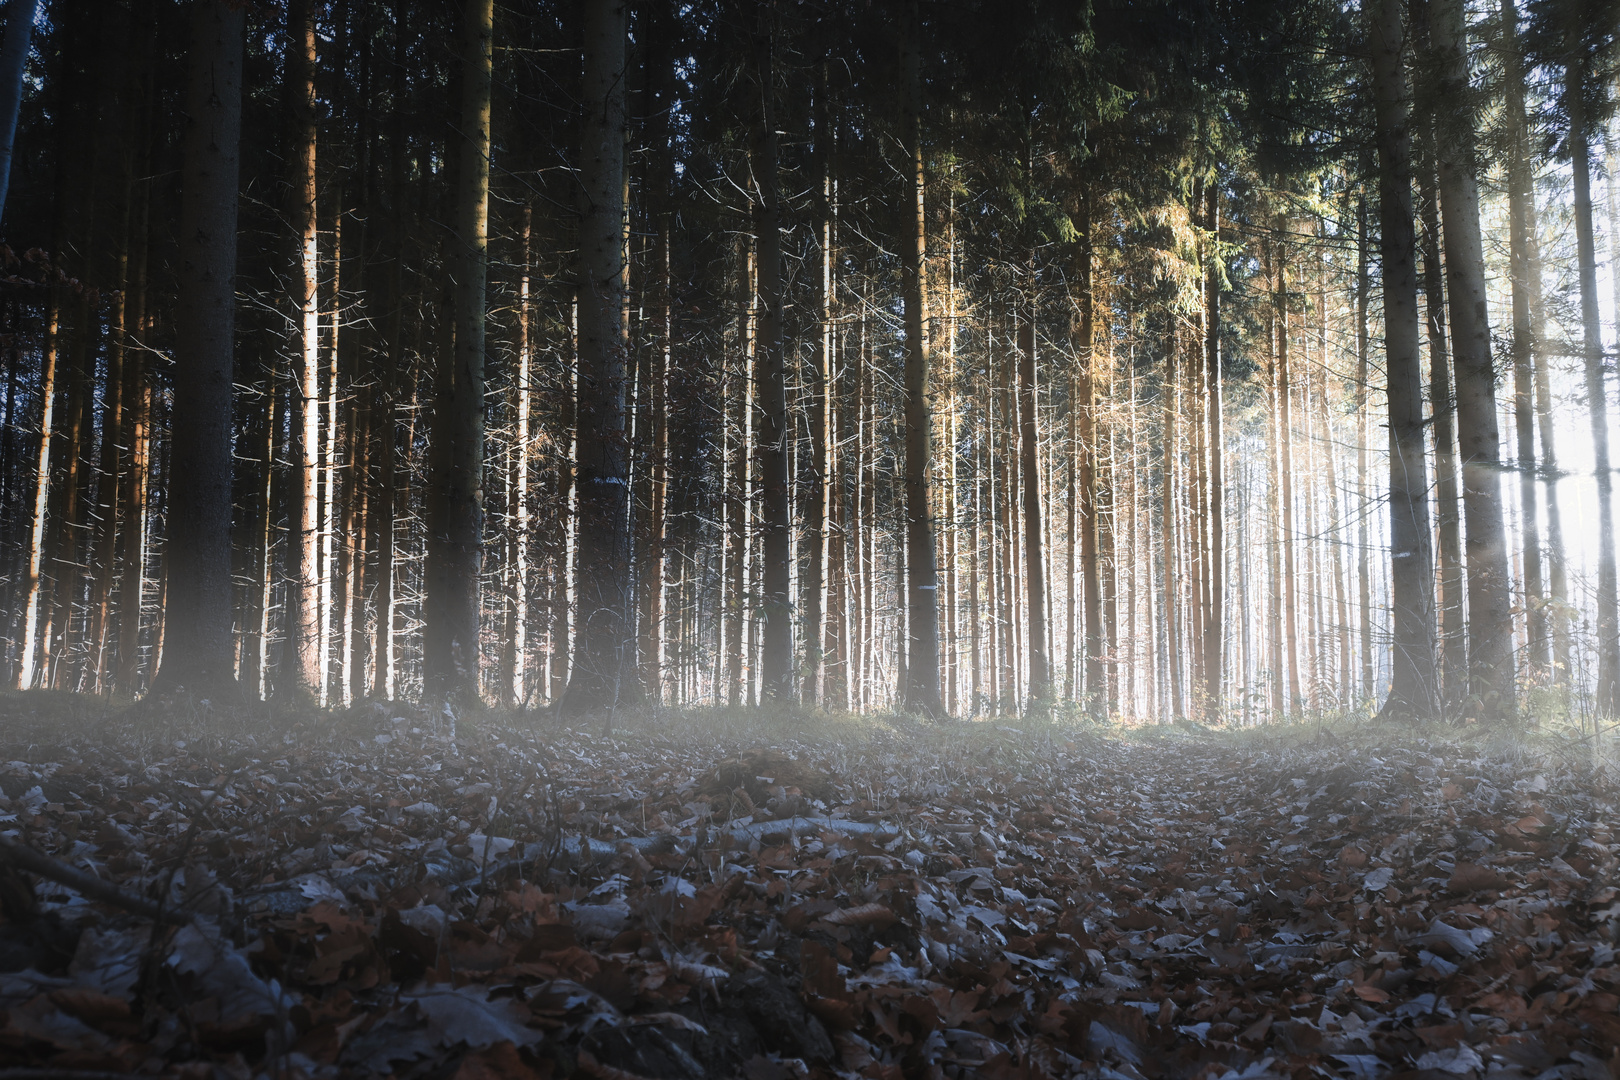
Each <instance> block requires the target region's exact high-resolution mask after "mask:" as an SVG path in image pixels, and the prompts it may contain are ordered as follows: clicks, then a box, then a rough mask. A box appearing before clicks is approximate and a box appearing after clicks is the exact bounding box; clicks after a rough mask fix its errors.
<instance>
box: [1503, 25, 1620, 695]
mask: <svg viewBox="0 0 1620 1080" xmlns="http://www.w3.org/2000/svg"><path fill="white" fill-rule="evenodd" d="M1502 44H1503V46H1504V48H1503V50H1502V62H1503V65H1504V71H1505V75H1504V78H1503V81H1502V86H1503V90H1504V92H1505V93H1506V102H1505V108H1506V111H1507V121H1508V128H1509V132H1508V138H1509V142H1510V145H1509V148H1508V185H1507V186H1508V228H1509V239H1508V245H1509V261H1508V271H1509V279H1508V280H1509V282H1510V283H1511V286H1512V296H1513V427H1514V433H1515V436H1516V438H1517V444H1518V458H1519V462H1518V468H1519V513H1520V530H1521V537H1520V543H1521V545H1522V546H1523V548H1524V607H1525V613H1526V615H1527V620H1526V623H1527V630H1528V639H1529V640H1528V646H1529V647H1528V649H1527V650H1526V660H1527V663H1528V665H1529V669H1530V677H1531V678H1532V679H1534V680H1536V681H1540V682H1544V681H1546V680H1547V679H1548V678H1549V676H1550V675H1551V670H1552V669H1551V664H1552V654H1551V651H1550V648H1549V640H1548V630H1547V601H1546V598H1545V597H1544V596H1543V595H1542V578H1541V535H1540V528H1539V520H1538V519H1539V514H1538V513H1537V509H1538V508H1537V506H1536V431H1535V353H1536V350H1537V349H1539V348H1540V343H1539V342H1538V341H1536V338H1535V333H1534V331H1533V329H1532V323H1531V314H1530V313H1531V311H1532V309H1534V308H1536V307H1539V306H1540V305H1541V282H1540V280H1539V270H1540V267H1539V266H1535V264H1534V263H1533V262H1532V259H1531V245H1532V244H1533V243H1535V240H1534V237H1533V236H1532V235H1531V231H1530V229H1531V222H1532V221H1533V220H1534V217H1535V199H1536V191H1535V177H1534V173H1533V171H1532V164H1531V159H1530V138H1529V125H1528V124H1527V123H1526V120H1525V113H1524V59H1523V56H1522V55H1521V54H1520V51H1519V50H1520V43H1519V16H1518V11H1517V9H1516V7H1515V4H1514V0H1502ZM1609 187H1610V191H1611V192H1612V191H1613V188H1614V185H1613V183H1612V182H1611V183H1610V185H1609ZM1613 217H1614V215H1613V214H1612V213H1611V214H1610V219H1611V221H1612V220H1613Z"/></svg>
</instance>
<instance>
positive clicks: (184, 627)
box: [154, 0, 245, 695]
mask: <svg viewBox="0 0 1620 1080" xmlns="http://www.w3.org/2000/svg"><path fill="white" fill-rule="evenodd" d="M244 19H245V13H244V11H243V9H242V8H241V7H240V6H238V5H237V4H235V3H232V2H230V0H199V2H198V3H196V4H195V5H194V6H193V8H192V17H191V35H192V40H191V71H190V77H189V84H188V89H187V99H186V106H187V107H186V113H185V115H186V117H187V126H186V135H185V164H184V168H183V171H182V173H181V203H180V228H179V231H178V232H177V233H176V236H177V237H179V242H180V251H179V258H178V263H179V265H178V273H177V277H178V279H179V280H178V283H179V303H178V305H177V308H176V310H177V315H176V327H175V330H176V334H175V350H174V408H173V425H172V427H173V433H172V442H171V450H170V457H169V472H168V477H169V506H168V511H169V529H168V532H169V542H168V552H167V554H168V565H167V567H166V570H165V573H166V579H167V598H166V600H167V608H166V611H165V614H164V637H165V641H164V649H163V664H162V669H161V670H160V671H159V673H158V677H157V679H156V680H155V682H154V689H157V690H162V691H166V692H179V691H181V690H185V691H189V692H191V693H192V694H193V695H202V694H219V693H229V694H233V695H234V694H235V693H236V679H235V674H234V671H233V663H234V660H235V651H234V650H233V648H232V646H231V642H232V635H231V380H232V357H233V355H234V344H235V343H234V340H233V339H234V335H235V329H236V318H235V304H236V293H235V287H234V278H235V274H236V198H237V173H238V163H239V150H238V148H239V145H240V141H241V132H242V47H243V23H244Z"/></svg>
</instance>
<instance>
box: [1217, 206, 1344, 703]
mask: <svg viewBox="0 0 1620 1080" xmlns="http://www.w3.org/2000/svg"><path fill="white" fill-rule="evenodd" d="M1204 228H1205V229H1207V230H1208V234H1209V235H1208V240H1207V242H1206V244H1205V250H1204V388H1205V399H1204V415H1205V420H1204V426H1205V432H1206V434H1205V438H1206V439H1207V440H1208V443H1209V457H1208V461H1209V464H1208V469H1209V494H1208V500H1207V504H1206V505H1207V507H1208V528H1209V605H1208V608H1207V610H1206V613H1205V622H1204V699H1205V701H1206V703H1207V706H1208V708H1209V710H1210V714H1211V718H1212V719H1218V718H1219V716H1220V712H1221V708H1222V706H1223V703H1224V699H1223V696H1222V693H1221V675H1222V667H1223V662H1224V659H1225V655H1226V649H1225V641H1226V476H1225V462H1224V457H1223V451H1224V446H1223V442H1224V439H1225V435H1224V432H1223V427H1222V422H1223V411H1222V401H1221V394H1222V386H1221V270H1220V247H1219V245H1220V239H1221V211H1220V187H1219V185H1217V184H1215V183H1213V182H1212V183H1210V184H1209V186H1208V187H1207V188H1206V189H1205V191H1204ZM1337 551H1338V549H1337V547H1335V548H1334V552H1335V554H1337Z"/></svg>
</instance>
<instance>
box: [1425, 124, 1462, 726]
mask: <svg viewBox="0 0 1620 1080" xmlns="http://www.w3.org/2000/svg"><path fill="white" fill-rule="evenodd" d="M1419 124H1420V128H1421V131H1420V135H1419V139H1418V143H1419V145H1420V146H1422V147H1423V148H1424V150H1425V153H1423V154H1422V155H1421V156H1420V158H1419V163H1418V168H1419V169H1420V170H1421V172H1420V174H1419V176H1418V183H1417V189H1418V198H1419V200H1420V202H1419V207H1418V216H1419V219H1420V220H1421V222H1422V225H1423V228H1422V232H1421V241H1420V242H1421V246H1422V253H1423V279H1422V282H1423V298H1424V304H1423V308H1424V313H1425V314H1426V315H1427V317H1428V318H1427V328H1428V335H1429V405H1430V408H1431V409H1432V410H1433V412H1434V498H1435V511H1434V513H1435V531H1436V532H1437V533H1438V535H1439V541H1440V604H1439V607H1440V705H1441V712H1442V713H1443V714H1444V715H1447V716H1453V717H1454V716H1456V715H1458V713H1457V710H1458V709H1460V708H1462V705H1463V701H1464V699H1465V698H1466V697H1467V695H1468V642H1467V636H1466V634H1467V624H1466V622H1465V620H1464V617H1463V560H1462V532H1461V526H1462V517H1461V514H1460V513H1459V497H1460V492H1459V491H1458V477H1457V439H1456V432H1455V430H1454V425H1453V421H1454V419H1455V418H1456V402H1455V401H1454V399H1453V397H1452V393H1451V355H1450V349H1449V348H1448V346H1447V343H1446V299H1445V297H1446V292H1445V268H1444V267H1443V266H1442V265H1441V261H1440V204H1439V201H1438V193H1437V191H1436V190H1435V173H1434V156H1433V148H1434V132H1433V126H1432V124H1431V123H1429V122H1427V121H1419Z"/></svg>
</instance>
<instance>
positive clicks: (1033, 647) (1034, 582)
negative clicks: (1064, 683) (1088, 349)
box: [1018, 253, 1052, 709]
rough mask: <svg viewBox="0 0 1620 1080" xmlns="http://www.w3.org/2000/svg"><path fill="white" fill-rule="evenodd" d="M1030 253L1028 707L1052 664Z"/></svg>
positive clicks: (1026, 341) (1023, 351) (1026, 342)
mask: <svg viewBox="0 0 1620 1080" xmlns="http://www.w3.org/2000/svg"><path fill="white" fill-rule="evenodd" d="M1036 307H1037V305H1036V302H1035V258H1034V255H1033V253H1031V254H1028V255H1026V256H1025V259H1024V295H1023V302H1022V305H1021V308H1020V311H1019V317H1018V429H1019V440H1018V442H1019V471H1020V472H1021V473H1022V474H1023V482H1024V585H1025V588H1026V590H1027V595H1028V599H1027V601H1026V603H1027V604H1028V619H1029V623H1028V625H1029V633H1028V636H1027V637H1026V638H1025V651H1026V652H1027V653H1028V656H1029V700H1030V702H1031V704H1032V707H1034V708H1037V709H1038V708H1040V707H1041V706H1042V705H1044V704H1046V703H1047V702H1048V701H1049V699H1050V698H1051V695H1052V663H1051V658H1050V657H1049V656H1048V655H1047V650H1046V551H1045V543H1044V540H1043V534H1042V531H1041V473H1040V467H1039V449H1040V427H1039V425H1038V424H1037V421H1036V413H1035V404H1036V397H1035V340H1036V337H1035V312H1036Z"/></svg>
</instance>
